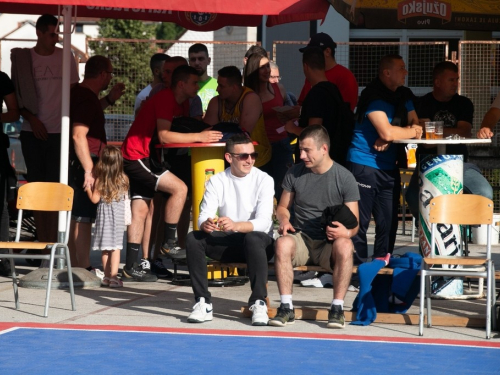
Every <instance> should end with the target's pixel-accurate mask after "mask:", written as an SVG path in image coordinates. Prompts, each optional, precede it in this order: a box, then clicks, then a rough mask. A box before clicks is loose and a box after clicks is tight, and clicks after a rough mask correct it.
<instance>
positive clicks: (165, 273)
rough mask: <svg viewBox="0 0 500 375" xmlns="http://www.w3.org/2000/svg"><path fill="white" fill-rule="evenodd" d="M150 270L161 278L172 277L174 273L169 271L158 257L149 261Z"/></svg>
mask: <svg viewBox="0 0 500 375" xmlns="http://www.w3.org/2000/svg"><path fill="white" fill-rule="evenodd" d="M151 272H152V273H153V274H154V275H156V276H158V277H159V278H161V279H171V278H172V277H174V274H173V273H172V272H170V271H169V270H168V269H167V267H165V265H164V264H163V262H162V261H161V259H158V258H157V259H155V260H154V261H153V262H152V263H151Z"/></svg>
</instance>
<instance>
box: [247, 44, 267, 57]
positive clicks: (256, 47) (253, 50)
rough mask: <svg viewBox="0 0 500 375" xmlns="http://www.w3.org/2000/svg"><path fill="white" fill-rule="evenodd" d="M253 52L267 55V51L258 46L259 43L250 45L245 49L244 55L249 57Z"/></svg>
mask: <svg viewBox="0 0 500 375" xmlns="http://www.w3.org/2000/svg"><path fill="white" fill-rule="evenodd" d="M253 53H260V54H262V55H265V56H266V57H267V51H266V50H265V49H264V48H262V46H259V45H254V46H251V47H250V48H249V49H248V50H247V52H246V53H245V57H246V58H247V59H248V58H249V57H250V55H251V54H253Z"/></svg>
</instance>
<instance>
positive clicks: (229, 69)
mask: <svg viewBox="0 0 500 375" xmlns="http://www.w3.org/2000/svg"><path fill="white" fill-rule="evenodd" d="M217 74H218V75H219V76H220V77H222V78H226V79H227V81H228V83H229V84H232V85H240V86H241V83H242V79H241V72H240V70H239V69H238V68H237V67H235V66H234V65H231V66H225V67H224V68H222V69H219V71H218V72H217Z"/></svg>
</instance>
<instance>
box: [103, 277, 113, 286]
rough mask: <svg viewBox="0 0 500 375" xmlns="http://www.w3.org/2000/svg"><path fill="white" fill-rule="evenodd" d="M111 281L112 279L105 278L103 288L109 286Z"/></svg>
mask: <svg viewBox="0 0 500 375" xmlns="http://www.w3.org/2000/svg"><path fill="white" fill-rule="evenodd" d="M110 280H111V279H110V278H109V277H103V279H102V280H101V285H102V286H109V283H110Z"/></svg>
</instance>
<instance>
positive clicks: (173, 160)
mask: <svg viewBox="0 0 500 375" xmlns="http://www.w3.org/2000/svg"><path fill="white" fill-rule="evenodd" d="M174 150H177V149H169V150H168V151H169V153H168V154H167V155H166V157H165V161H166V162H167V163H168V164H169V165H170V169H169V170H170V172H172V173H173V174H175V175H176V176H177V177H178V178H179V179H180V180H181V181H182V182H184V183H185V184H186V186H187V188H188V197H189V196H190V195H191V186H192V177H191V155H189V154H188V153H187V152H186V153H184V154H182V155H178V154H177V153H176V152H171V151H174Z"/></svg>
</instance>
